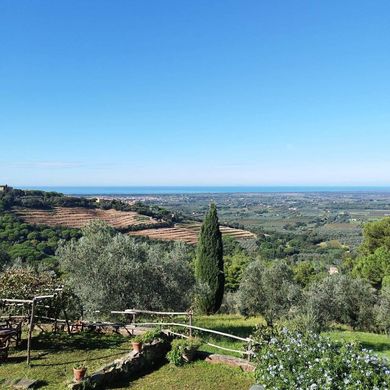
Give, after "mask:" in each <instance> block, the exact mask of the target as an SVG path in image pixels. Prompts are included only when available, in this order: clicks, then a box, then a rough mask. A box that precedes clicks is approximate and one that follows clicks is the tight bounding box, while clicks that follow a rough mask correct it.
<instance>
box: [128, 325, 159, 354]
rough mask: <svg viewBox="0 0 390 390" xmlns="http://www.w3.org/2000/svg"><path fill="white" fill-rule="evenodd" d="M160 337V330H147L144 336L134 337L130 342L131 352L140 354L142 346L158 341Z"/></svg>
mask: <svg viewBox="0 0 390 390" xmlns="http://www.w3.org/2000/svg"><path fill="white" fill-rule="evenodd" d="M160 336H161V330H160V329H158V328H156V329H152V330H149V331H147V332H145V333H144V334H140V335H138V336H135V337H134V338H133V339H132V341H131V345H132V347H133V351H135V352H141V350H142V345H143V344H148V343H151V342H152V341H153V340H156V339H159V338H160Z"/></svg>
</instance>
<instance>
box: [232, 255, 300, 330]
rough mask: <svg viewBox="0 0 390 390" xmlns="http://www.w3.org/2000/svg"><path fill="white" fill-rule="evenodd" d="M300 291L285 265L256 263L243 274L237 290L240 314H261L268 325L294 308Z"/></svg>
mask: <svg viewBox="0 0 390 390" xmlns="http://www.w3.org/2000/svg"><path fill="white" fill-rule="evenodd" d="M299 297H300V289H299V287H298V285H297V284H296V283H295V282H294V276H293V272H292V271H291V268H290V267H288V266H287V264H286V263H284V262H282V261H277V262H274V263H272V264H271V265H269V266H267V265H266V264H265V263H264V262H263V261H261V260H256V261H254V262H253V263H251V264H249V266H248V267H247V269H246V270H245V272H244V275H243V278H242V280H241V284H240V289H239V301H240V311H241V312H242V313H243V314H245V315H255V314H261V315H263V316H264V318H265V320H266V321H267V323H268V324H269V325H272V324H273V323H274V321H275V320H277V319H280V318H282V317H284V316H287V314H288V313H289V312H290V310H291V309H292V308H293V306H294V305H296V304H298V302H299Z"/></svg>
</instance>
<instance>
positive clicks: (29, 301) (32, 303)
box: [0, 294, 56, 364]
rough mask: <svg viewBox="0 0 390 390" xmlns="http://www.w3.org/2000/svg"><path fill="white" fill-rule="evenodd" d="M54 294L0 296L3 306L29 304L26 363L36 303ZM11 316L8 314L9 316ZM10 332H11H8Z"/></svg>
mask: <svg viewBox="0 0 390 390" xmlns="http://www.w3.org/2000/svg"><path fill="white" fill-rule="evenodd" d="M55 295H56V294H50V295H38V296H34V297H33V298H31V299H15V298H0V303H3V304H4V305H5V306H19V305H20V306H23V305H29V307H30V311H29V319H28V336H27V364H30V361H31V336H32V331H33V328H34V316H35V310H36V306H37V304H39V303H40V302H42V301H45V300H47V299H52V298H54V297H55ZM11 317H12V316H10V318H11ZM10 334H11V333H10Z"/></svg>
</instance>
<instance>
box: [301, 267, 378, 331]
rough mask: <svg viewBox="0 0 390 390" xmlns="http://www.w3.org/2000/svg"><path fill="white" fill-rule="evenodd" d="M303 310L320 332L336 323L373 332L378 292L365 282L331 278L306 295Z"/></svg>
mask: <svg viewBox="0 0 390 390" xmlns="http://www.w3.org/2000/svg"><path fill="white" fill-rule="evenodd" d="M303 302H304V304H303V310H304V312H305V313H306V314H307V315H310V317H311V318H312V321H313V324H312V325H313V326H315V327H316V328H317V330H322V329H325V328H326V327H327V326H329V324H330V323H332V322H337V323H340V324H347V325H350V326H352V327H353V328H354V329H355V328H366V329H367V328H370V326H371V324H372V323H373V306H374V303H375V292H374V290H373V288H372V287H371V286H370V285H369V284H368V283H367V282H366V281H364V280H362V279H353V278H351V277H350V276H349V275H342V274H334V275H329V276H328V277H326V278H325V279H323V280H322V281H320V282H317V283H315V284H313V285H311V286H310V288H309V290H308V291H307V292H305V298H304V300H303Z"/></svg>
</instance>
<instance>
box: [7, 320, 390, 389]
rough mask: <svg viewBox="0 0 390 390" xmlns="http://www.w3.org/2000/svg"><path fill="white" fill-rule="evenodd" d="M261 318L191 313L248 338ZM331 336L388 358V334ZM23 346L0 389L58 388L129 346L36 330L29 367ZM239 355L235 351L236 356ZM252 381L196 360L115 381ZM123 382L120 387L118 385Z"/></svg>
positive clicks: (148, 384) (160, 384) (218, 384)
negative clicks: (16, 384) (78, 368)
mask: <svg viewBox="0 0 390 390" xmlns="http://www.w3.org/2000/svg"><path fill="white" fill-rule="evenodd" d="M262 322H263V321H262V319H261V317H250V318H247V319H245V318H243V317H241V316H239V315H214V316H195V319H194V322H193V324H194V325H195V326H199V327H204V328H209V329H215V330H219V331H221V332H225V333H230V334H234V335H237V336H241V337H248V336H249V335H250V334H251V333H252V332H253V330H254V328H255V326H256V325H257V324H259V323H262ZM325 335H327V336H329V337H331V338H332V339H334V340H346V341H358V342H360V343H361V344H362V346H363V347H365V348H367V349H370V350H372V351H374V352H375V353H378V354H379V355H381V356H385V357H387V358H389V359H390V337H389V336H386V335H379V334H374V333H367V332H353V331H350V330H340V329H337V330H332V331H330V332H327V333H325ZM199 336H200V337H202V339H204V340H207V341H209V342H211V343H214V344H218V345H221V346H225V347H227V348H232V349H238V350H244V349H245V348H244V343H243V342H241V341H235V340H230V339H227V338H225V337H222V336H214V335H213V336H207V334H205V333H203V332H199ZM25 347H26V345H25V341H24V345H22V346H21V347H20V349H18V350H12V349H11V351H10V357H9V360H8V362H7V363H4V364H0V388H1V389H3V388H5V387H4V385H2V384H1V380H2V379H21V378H28V379H38V380H40V381H42V384H41V388H42V389H51V390H61V389H65V388H66V382H67V381H70V380H71V378H72V368H73V366H74V364H75V363H82V362H85V364H86V365H87V367H88V371H89V373H92V372H93V371H95V370H96V369H98V368H99V367H101V366H102V365H103V364H105V363H108V362H110V361H113V360H115V359H116V358H118V357H120V356H122V355H124V354H126V353H127V352H128V351H129V350H130V342H129V339H128V338H125V337H123V336H120V335H100V334H95V333H88V332H84V333H79V334H74V335H72V336H68V335H67V334H66V333H61V334H54V333H41V334H39V335H38V334H36V335H35V336H34V337H33V344H32V347H33V352H32V367H31V368H28V367H27V365H26V348H25ZM201 350H203V351H207V352H213V353H221V354H229V355H231V353H228V352H224V351H221V350H219V349H216V348H213V347H210V346H207V345H203V346H202V347H201ZM238 356H240V355H238ZM253 382H254V379H253V374H248V373H244V372H242V371H241V370H239V369H235V368H231V367H226V366H224V365H210V364H208V363H206V362H204V361H197V362H194V363H192V364H189V365H185V366H183V367H175V366H172V365H169V364H166V365H164V366H162V367H161V368H160V369H159V370H157V371H154V372H152V373H150V374H148V375H145V376H143V377H140V378H138V379H136V380H134V381H133V382H131V384H129V383H125V384H124V385H123V384H122V385H119V384H118V385H116V387H112V388H116V389H135V390H137V389H152V390H153V389H167V390H170V389H171V390H175V389H198V390H202V389H207V390H209V389H238V390H239V389H248V388H249V387H250V385H252V384H253ZM121 386H122V387H121Z"/></svg>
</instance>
